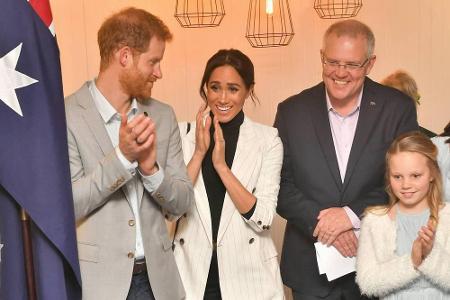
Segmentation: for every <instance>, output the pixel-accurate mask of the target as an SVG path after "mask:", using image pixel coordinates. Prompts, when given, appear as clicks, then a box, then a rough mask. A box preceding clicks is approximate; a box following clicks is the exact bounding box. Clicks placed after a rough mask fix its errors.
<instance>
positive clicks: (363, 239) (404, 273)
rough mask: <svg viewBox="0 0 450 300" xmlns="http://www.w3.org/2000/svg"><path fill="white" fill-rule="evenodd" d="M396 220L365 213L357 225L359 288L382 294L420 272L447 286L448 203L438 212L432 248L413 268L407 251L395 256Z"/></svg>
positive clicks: (449, 267)
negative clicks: (417, 265) (359, 231)
mask: <svg viewBox="0 0 450 300" xmlns="http://www.w3.org/2000/svg"><path fill="white" fill-rule="evenodd" d="M396 232H397V230H396V223H395V221H392V220H391V219H390V218H389V216H388V215H387V214H377V212H372V213H368V214H367V215H366V216H365V217H364V219H363V221H362V225H361V234H360V237H359V246H358V255H357V263H356V282H357V283H358V285H359V287H360V289H361V292H362V293H363V294H365V295H368V296H378V297H380V296H381V297H382V296H385V295H387V294H389V293H392V292H393V291H396V290H398V289H400V288H402V287H404V286H405V285H407V284H409V283H410V282H412V281H413V280H415V279H416V278H418V277H419V276H424V277H426V278H427V279H429V280H430V281H431V282H433V283H434V284H435V285H436V286H438V287H440V288H441V289H443V290H450V238H449V235H450V205H446V206H445V207H444V208H443V209H441V211H440V213H439V224H438V226H437V229H436V236H435V241H434V245H433V249H432V251H431V252H430V254H429V255H428V256H427V258H425V260H424V261H423V262H422V264H421V265H420V266H419V268H418V269H417V270H416V269H415V268H414V266H413V264H412V260H411V255H402V256H398V255H396V254H395V249H396Z"/></svg>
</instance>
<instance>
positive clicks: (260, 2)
mask: <svg viewBox="0 0 450 300" xmlns="http://www.w3.org/2000/svg"><path fill="white" fill-rule="evenodd" d="M245 37H246V38H247V40H248V42H249V43H250V45H251V46H252V47H254V48H268V47H280V46H286V45H289V43H290V42H291V40H292V38H293V37H294V29H293V26H292V18H291V11H290V9H289V2H288V0H250V5H249V9H248V18H247V29H246V33H245Z"/></svg>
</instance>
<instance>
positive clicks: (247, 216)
mask: <svg viewBox="0 0 450 300" xmlns="http://www.w3.org/2000/svg"><path fill="white" fill-rule="evenodd" d="M256 202H258V200H256V201H255V204H253V206H252V208H250V210H249V211H248V212H246V213H245V214H241V215H242V216H243V217H244V218H246V219H247V220H250V218H251V217H252V216H253V213H254V212H255V209H256Z"/></svg>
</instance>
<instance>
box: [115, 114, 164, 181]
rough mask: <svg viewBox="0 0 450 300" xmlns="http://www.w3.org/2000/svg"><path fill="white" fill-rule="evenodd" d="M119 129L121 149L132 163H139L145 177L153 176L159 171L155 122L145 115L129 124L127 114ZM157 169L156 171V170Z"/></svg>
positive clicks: (139, 116)
mask: <svg viewBox="0 0 450 300" xmlns="http://www.w3.org/2000/svg"><path fill="white" fill-rule="evenodd" d="M121 117H122V121H121V123H120V129H119V148H120V151H121V152H122V154H123V155H124V156H125V158H126V159H128V161H130V162H134V161H137V162H138V164H139V168H140V170H141V172H143V174H144V175H151V174H153V173H154V172H156V171H157V170H158V169H157V167H155V162H156V130H155V124H154V123H153V121H152V120H151V119H150V118H149V117H147V116H146V115H144V114H141V115H138V116H136V117H135V118H134V119H133V120H131V121H130V122H128V120H127V117H126V115H125V114H122V115H121ZM155 169H156V170H155Z"/></svg>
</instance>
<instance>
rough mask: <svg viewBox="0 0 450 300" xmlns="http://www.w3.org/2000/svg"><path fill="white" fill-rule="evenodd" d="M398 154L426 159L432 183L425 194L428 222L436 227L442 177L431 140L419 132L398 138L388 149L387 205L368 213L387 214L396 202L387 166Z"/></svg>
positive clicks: (387, 169)
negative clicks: (406, 153)
mask: <svg viewBox="0 0 450 300" xmlns="http://www.w3.org/2000/svg"><path fill="white" fill-rule="evenodd" d="M400 152H414V153H419V154H421V155H423V156H425V157H426V158H427V165H428V167H429V169H430V172H431V176H432V177H433V181H431V182H430V187H429V189H428V193H427V199H428V206H429V208H430V220H431V221H432V223H433V225H434V226H436V225H437V223H438V221H439V209H440V207H441V205H442V204H443V197H442V177H441V172H440V170H439V166H438V163H437V152H438V150H437V148H436V146H435V145H434V144H433V142H431V140H430V139H429V138H428V137H427V136H425V135H424V134H422V133H420V132H419V131H412V132H408V133H404V134H402V135H400V136H398V137H397V138H396V139H395V140H394V141H393V142H392V144H391V146H390V147H389V149H388V151H387V153H386V172H385V182H386V192H387V193H388V195H389V204H388V205H385V206H377V207H372V208H369V211H371V212H375V213H377V211H379V209H380V208H381V209H383V208H384V210H383V213H387V212H388V211H389V210H390V209H391V208H392V207H393V206H394V205H395V204H396V203H397V202H398V198H397V197H396V196H395V194H394V193H393V192H392V188H391V185H390V181H389V177H390V176H389V172H390V170H389V166H390V160H391V157H392V156H393V155H395V154H397V153H400Z"/></svg>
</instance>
